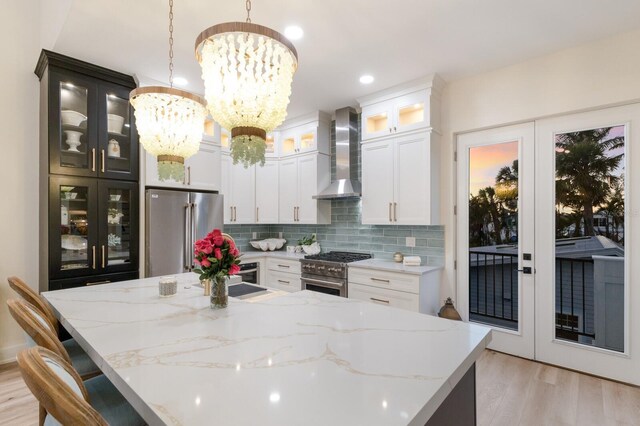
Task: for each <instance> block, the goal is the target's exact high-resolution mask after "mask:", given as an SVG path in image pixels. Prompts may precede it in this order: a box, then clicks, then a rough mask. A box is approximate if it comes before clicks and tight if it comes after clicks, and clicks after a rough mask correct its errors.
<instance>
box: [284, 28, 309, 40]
mask: <svg viewBox="0 0 640 426" xmlns="http://www.w3.org/2000/svg"><path fill="white" fill-rule="evenodd" d="M303 35H304V31H302V28H300V27H299V26H297V25H289V26H288V27H287V28H285V29H284V36H285V37H286V38H288V39H289V40H298V39H301V38H302V36H303Z"/></svg>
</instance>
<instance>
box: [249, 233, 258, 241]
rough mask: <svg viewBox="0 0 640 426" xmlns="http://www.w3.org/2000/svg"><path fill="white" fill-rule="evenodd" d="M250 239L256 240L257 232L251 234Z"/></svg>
mask: <svg viewBox="0 0 640 426" xmlns="http://www.w3.org/2000/svg"><path fill="white" fill-rule="evenodd" d="M251 238H252V239H254V240H255V239H257V238H258V233H257V232H252V233H251Z"/></svg>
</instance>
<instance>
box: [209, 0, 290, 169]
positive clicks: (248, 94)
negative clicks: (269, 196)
mask: <svg viewBox="0 0 640 426" xmlns="http://www.w3.org/2000/svg"><path fill="white" fill-rule="evenodd" d="M246 8H247V19H246V22H227V23H223V24H218V25H214V26H213V27H210V28H208V29H206V30H204V31H203V32H202V33H200V35H199V36H198V38H197V39H196V58H197V59H198V62H199V63H200V66H201V67H202V78H203V79H204V87H205V98H206V100H207V108H208V110H209V113H210V114H211V116H212V117H213V119H214V120H215V121H217V122H218V123H219V124H220V125H221V126H222V127H224V128H226V129H230V130H231V145H230V150H231V157H232V158H233V162H234V164H236V163H238V162H242V163H244V165H245V167H248V166H250V165H251V164H256V163H261V164H264V153H265V147H266V144H265V139H266V136H267V133H269V132H271V131H272V130H273V129H275V128H276V127H278V126H279V125H280V124H282V122H283V121H284V119H285V117H286V116H287V105H289V96H290V95H291V82H292V80H293V74H294V73H295V72H296V69H297V67H298V54H297V52H296V49H295V47H294V46H293V44H292V43H291V42H290V41H289V40H288V39H287V38H285V37H284V36H283V35H282V34H280V33H278V32H276V31H274V30H272V29H271V28H267V27H263V26H262V25H257V24H253V23H251V18H250V13H251V0H247V1H246Z"/></svg>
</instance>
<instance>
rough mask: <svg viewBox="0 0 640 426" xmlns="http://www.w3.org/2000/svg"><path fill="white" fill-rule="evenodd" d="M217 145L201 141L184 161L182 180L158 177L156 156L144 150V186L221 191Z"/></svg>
mask: <svg viewBox="0 0 640 426" xmlns="http://www.w3.org/2000/svg"><path fill="white" fill-rule="evenodd" d="M220 154H221V148H220V146H219V145H216V144H212V143H208V142H201V143H200V150H199V151H198V152H197V153H196V154H195V155H193V156H191V157H190V158H187V159H186V160H185V162H184V180H182V181H175V180H164V181H161V180H160V179H159V177H158V162H157V160H156V158H155V157H154V156H153V155H151V154H149V153H148V152H146V151H145V154H144V159H145V186H153V187H158V188H181V189H188V190H194V191H195V190H205V191H221V179H222V173H221V169H220V167H218V164H220Z"/></svg>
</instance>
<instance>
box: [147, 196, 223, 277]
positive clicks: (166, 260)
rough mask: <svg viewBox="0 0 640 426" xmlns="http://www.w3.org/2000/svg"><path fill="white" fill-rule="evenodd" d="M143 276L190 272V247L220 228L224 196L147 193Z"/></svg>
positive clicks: (191, 266)
mask: <svg viewBox="0 0 640 426" xmlns="http://www.w3.org/2000/svg"><path fill="white" fill-rule="evenodd" d="M145 202H146V210H145V211H146V220H145V254H146V256H145V259H146V265H145V275H146V276H147V277H156V276H160V275H172V274H179V273H183V272H189V271H191V270H192V269H193V267H194V265H193V244H194V243H195V242H196V240H198V239H200V238H202V237H204V236H205V235H207V233H209V232H211V231H212V230H213V229H216V228H217V229H220V230H222V227H223V220H224V218H223V215H224V206H223V196H222V195H220V194H215V193H207V192H187V191H177V190H176V191H174V190H168V189H147V190H146V197H145Z"/></svg>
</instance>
